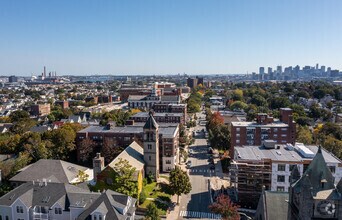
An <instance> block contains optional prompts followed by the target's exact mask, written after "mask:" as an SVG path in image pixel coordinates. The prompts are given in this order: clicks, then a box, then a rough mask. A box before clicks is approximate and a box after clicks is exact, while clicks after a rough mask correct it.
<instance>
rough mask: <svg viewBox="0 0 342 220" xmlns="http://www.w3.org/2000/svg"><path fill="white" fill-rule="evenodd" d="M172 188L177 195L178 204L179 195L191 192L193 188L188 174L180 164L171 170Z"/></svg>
mask: <svg viewBox="0 0 342 220" xmlns="http://www.w3.org/2000/svg"><path fill="white" fill-rule="evenodd" d="M170 189H171V191H172V192H173V194H176V195H177V204H179V196H180V195H182V194H188V193H190V191H191V189H192V187H191V183H190V179H189V176H188V174H187V173H186V172H185V171H183V170H181V168H180V167H178V166H176V167H175V169H173V170H172V171H171V172H170Z"/></svg>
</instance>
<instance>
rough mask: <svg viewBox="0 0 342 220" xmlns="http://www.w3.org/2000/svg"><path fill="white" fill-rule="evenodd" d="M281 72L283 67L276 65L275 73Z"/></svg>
mask: <svg viewBox="0 0 342 220" xmlns="http://www.w3.org/2000/svg"><path fill="white" fill-rule="evenodd" d="M281 73H283V67H282V66H277V74H281Z"/></svg>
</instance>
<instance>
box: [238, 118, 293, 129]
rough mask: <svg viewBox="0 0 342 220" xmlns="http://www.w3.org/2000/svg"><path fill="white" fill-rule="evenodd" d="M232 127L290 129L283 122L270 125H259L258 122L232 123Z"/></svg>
mask: <svg viewBox="0 0 342 220" xmlns="http://www.w3.org/2000/svg"><path fill="white" fill-rule="evenodd" d="M232 126H234V127H261V128H271V127H280V128H285V127H289V125H288V124H285V123H283V122H281V121H276V120H275V121H274V122H273V123H268V124H258V123H257V122H256V121H242V122H240V121H239V122H236V121H234V122H232Z"/></svg>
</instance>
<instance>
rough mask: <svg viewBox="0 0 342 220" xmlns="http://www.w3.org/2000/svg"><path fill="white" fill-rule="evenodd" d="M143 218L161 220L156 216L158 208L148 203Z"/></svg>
mask: <svg viewBox="0 0 342 220" xmlns="http://www.w3.org/2000/svg"><path fill="white" fill-rule="evenodd" d="M145 217H146V220H160V219H161V218H160V216H159V214H158V208H157V206H156V205H155V204H154V203H150V204H149V205H148V206H147V211H146V213H145Z"/></svg>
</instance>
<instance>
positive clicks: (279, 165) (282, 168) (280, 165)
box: [278, 164, 286, 171]
mask: <svg viewBox="0 0 342 220" xmlns="http://www.w3.org/2000/svg"><path fill="white" fill-rule="evenodd" d="M285 167H286V166H285V164H278V171H285Z"/></svg>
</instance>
